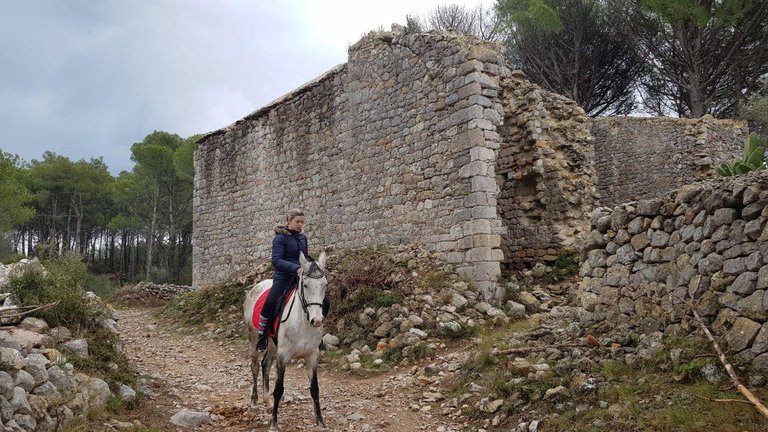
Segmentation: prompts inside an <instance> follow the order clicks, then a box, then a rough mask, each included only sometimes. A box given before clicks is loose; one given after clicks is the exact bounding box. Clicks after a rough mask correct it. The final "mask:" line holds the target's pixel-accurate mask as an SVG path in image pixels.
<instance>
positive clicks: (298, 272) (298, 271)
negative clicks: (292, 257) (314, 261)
mask: <svg viewBox="0 0 768 432" xmlns="http://www.w3.org/2000/svg"><path fill="white" fill-rule="evenodd" d="M296 274H297V275H298V276H299V277H301V275H302V274H304V269H303V268H301V267H299V269H298V270H296Z"/></svg>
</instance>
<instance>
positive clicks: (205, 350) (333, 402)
mask: <svg viewBox="0 0 768 432" xmlns="http://www.w3.org/2000/svg"><path fill="white" fill-rule="evenodd" d="M118 315H119V318H120V321H119V327H120V332H121V337H122V340H123V344H124V346H125V352H126V353H127V355H128V358H129V359H130V361H131V363H132V364H133V365H134V366H135V367H136V368H137V370H138V372H139V375H140V376H141V377H142V378H143V379H144V380H145V383H146V385H147V387H148V389H149V390H150V391H151V392H152V395H151V396H150V403H149V404H146V405H149V406H151V407H152V410H153V415H152V416H146V417H145V418H143V419H141V418H140V419H139V420H141V421H142V423H143V424H144V425H145V426H152V427H155V428H160V429H162V430H164V431H165V430H168V431H175V430H177V428H175V427H174V426H173V425H171V424H170V423H169V419H170V417H171V416H172V415H173V414H175V413H176V412H178V411H179V410H181V409H182V408H187V409H190V410H195V411H203V410H207V411H209V412H210V413H211V414H212V419H213V421H212V423H211V424H208V425H205V426H201V427H200V428H198V429H197V430H205V431H222V432H235V431H237V432H239V431H266V430H268V429H269V415H268V414H267V413H266V411H265V409H264V407H263V406H262V407H261V410H260V412H259V413H252V412H250V411H249V405H250V402H249V400H250V388H251V382H250V368H249V364H248V354H247V344H246V342H245V341H233V342H222V341H220V340H217V339H213V338H210V337H208V336H206V335H205V334H190V335H184V334H181V333H179V332H177V331H170V330H168V329H167V328H166V327H165V326H166V324H165V323H164V322H163V321H161V320H158V319H157V318H155V317H154V316H153V315H152V312H151V310H148V309H143V310H142V309H123V310H120V311H118ZM321 357H322V355H321ZM319 379H320V397H321V400H320V403H321V406H322V409H323V416H324V418H325V421H326V424H327V425H328V428H329V429H330V430H332V431H399V432H406V431H416V430H425V431H440V432H451V431H465V430H473V429H471V428H469V426H468V425H466V424H465V423H463V422H462V420H461V419H452V418H450V417H447V416H443V415H440V414H439V411H440V407H439V404H433V405H435V406H434V407H432V406H430V405H429V404H426V403H423V402H420V401H421V399H422V396H423V393H424V392H435V391H438V390H439V389H438V388H437V385H438V384H439V381H438V382H434V380H432V382H429V381H428V382H424V381H423V380H422V379H419V377H417V376H415V375H414V374H412V373H411V369H410V368H408V369H405V368H398V369H395V370H393V371H390V372H386V373H382V374H380V375H376V376H371V377H365V378H361V377H355V376H352V375H350V374H349V373H347V372H344V371H338V370H334V369H332V368H330V367H329V366H328V365H323V364H321V365H320V371H319ZM272 382H273V383H274V379H273V380H272ZM259 396H260V397H261V396H262V395H261V394H260V395H259ZM313 419H314V414H313V409H312V399H311V397H310V395H309V383H308V379H307V374H306V370H305V369H304V368H303V367H302V365H300V364H298V365H297V364H295V363H294V364H292V365H291V366H290V367H289V368H288V371H287V373H286V390H285V394H284V396H283V402H282V403H281V405H280V422H279V426H280V429H281V430H282V431H317V430H320V429H319V428H318V427H316V426H315V425H314V420H313Z"/></svg>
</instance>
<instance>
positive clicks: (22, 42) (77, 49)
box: [0, 0, 494, 174]
mask: <svg viewBox="0 0 768 432" xmlns="http://www.w3.org/2000/svg"><path fill="white" fill-rule="evenodd" d="M446 3H458V4H462V5H465V6H467V7H474V6H475V5H477V4H483V5H484V6H492V5H493V3H494V2H493V1H492V0H463V1H451V0H442V1H441V0H410V1H409V0H388V1H367V0H327V1H326V0H305V1H298V0H281V1H270V0H144V1H137V0H99V1H93V0H24V1H23V0H11V1H7V2H3V5H2V8H1V9H0V149H2V150H3V151H5V152H9V153H13V154H18V155H19V156H21V157H22V158H23V159H24V160H26V161H29V160H31V159H40V158H41V156H42V154H43V152H44V151H46V150H50V151H53V152H55V153H58V154H61V155H64V156H67V157H69V158H70V159H73V160H79V159H83V158H84V159H90V158H91V157H99V156H103V157H104V161H105V162H106V163H107V165H108V166H109V168H110V171H112V173H113V174H117V173H118V172H119V171H121V170H128V169H130V168H131V167H132V163H131V161H130V147H131V144H133V143H134V142H138V141H141V140H142V139H143V138H144V137H145V136H146V135H147V134H149V133H151V132H152V131H154V130H163V131H167V132H172V133H177V134H179V135H181V136H183V137H186V136H189V135H193V134H196V133H203V132H208V131H211V130H215V129H218V128H220V127H223V126H226V125H228V124H230V123H232V122H233V121H235V120H237V119H239V118H242V117H244V116H245V115H247V114H248V113H250V112H252V111H254V110H255V109H257V108H259V107H261V106H263V105H266V104H267V103H269V102H270V101H272V100H274V99H276V98H278V97H279V96H281V95H283V94H285V93H287V92H289V91H291V90H293V89H295V88H296V87H299V86H301V85H302V84H304V83H305V82H307V81H310V80H311V79H313V78H315V77H317V76H318V75H321V74H322V73H324V72H325V71H327V70H328V69H330V68H332V67H334V66H336V65H338V64H341V63H344V62H346V61H347V52H346V50H347V48H348V47H349V46H350V45H351V44H353V43H355V42H356V41H357V40H359V39H360V37H361V36H362V35H364V34H365V33H367V32H368V31H370V30H374V29H378V28H379V27H384V28H385V29H387V30H388V29H389V28H390V25H391V24H392V23H401V24H404V23H405V16H406V15H409V14H410V15H419V16H424V15H425V14H427V13H428V12H429V11H431V10H434V8H435V7H436V6H437V5H441V4H446Z"/></svg>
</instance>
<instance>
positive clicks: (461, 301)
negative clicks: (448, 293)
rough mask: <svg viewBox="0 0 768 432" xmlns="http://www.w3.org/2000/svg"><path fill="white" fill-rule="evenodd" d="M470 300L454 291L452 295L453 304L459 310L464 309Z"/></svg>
mask: <svg viewBox="0 0 768 432" xmlns="http://www.w3.org/2000/svg"><path fill="white" fill-rule="evenodd" d="M467 303H469V301H468V300H467V299H466V297H464V296H463V295H461V294H457V293H454V294H453V296H452V297H451V306H453V307H455V308H456V310H457V311H460V310H462V309H463V308H464V307H465V306H466V305H467Z"/></svg>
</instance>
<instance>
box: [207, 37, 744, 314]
mask: <svg viewBox="0 0 768 432" xmlns="http://www.w3.org/2000/svg"><path fill="white" fill-rule="evenodd" d="M674 122H675V121H672V123H670V124H672V125H674V124H676V123H674ZM661 123H664V122H661ZM689 123H690V122H689ZM612 124H616V125H617V126H616V129H617V130H618V131H619V132H617V133H613V132H611V131H610V128H609V127H607V126H606V127H604V125H612ZM654 124H655V123H654ZM664 124H666V123H664ZM681 124H685V125H687V124H688V123H685V121H683V122H682V123H681ZM692 124H698V123H695V122H693V123H692ZM702 124H704V125H705V126H679V125H678V126H668V127H667V126H665V127H663V128H660V129H659V128H656V129H658V130H663V131H670V132H672V133H673V135H674V137H673V138H669V139H671V140H672V142H673V144H674V145H673V144H670V143H669V142H666V141H664V145H661V146H660V147H658V149H659V150H657V151H656V150H654V151H655V153H654V155H653V157H652V158H646V159H641V158H636V160H635V161H634V162H632V163H631V164H628V162H629V161H631V160H632V159H631V157H632V155H633V154H634V153H632V152H634V151H637V150H638V149H639V147H641V146H642V145H645V143H646V142H647V140H646V139H645V138H642V137H646V136H655V135H652V134H644V133H643V132H642V128H643V127H646V126H647V124H646V121H634V120H627V119H622V120H620V121H614V122H612V121H608V120H598V121H592V120H590V119H589V118H587V117H586V116H584V112H583V110H582V109H581V108H580V107H578V106H577V105H576V104H575V103H574V102H573V101H571V100H569V99H567V98H564V97H562V96H559V95H556V94H552V93H550V92H546V91H544V90H542V89H540V88H539V87H538V86H536V85H533V84H531V83H530V82H528V81H527V80H526V79H525V77H524V76H523V75H522V74H521V73H519V72H512V71H511V70H510V69H509V67H508V66H507V65H505V64H504V62H503V56H502V47H501V46H499V45H496V44H492V43H488V42H482V41H479V40H477V39H474V38H470V37H467V36H464V35H458V34H453V33H417V34H404V33H401V32H372V33H371V34H369V35H368V36H366V37H364V38H363V39H361V40H360V41H359V42H358V43H356V44H355V45H354V46H352V47H351V48H350V49H349V61H348V62H347V63H346V64H343V65H340V66H337V67H336V68H334V69H332V70H330V71H329V72H327V73H326V74H324V75H322V76H320V77H318V78H317V79H315V80H313V81H311V82H309V83H307V84H306V85H304V86H302V87H300V88H299V89H297V90H295V91H293V92H291V93H289V94H287V95H285V96H283V97H281V98H279V99H277V100H275V101H274V102H272V103H270V104H268V105H267V106H265V107H263V108H261V109H259V110H257V111H255V112H253V113H251V114H250V115H248V116H246V117H245V118H243V119H242V120H239V121H237V122H235V123H234V124H232V125H230V126H227V127H225V128H223V129H220V130H218V131H215V132H212V133H210V134H208V135H206V136H205V137H203V138H202V139H201V140H200V141H199V142H198V149H197V151H196V153H195V172H196V175H195V195H194V246H195V247H194V252H193V261H194V266H193V285H194V286H196V287H199V286H203V285H208V284H214V283H219V282H223V281H224V280H226V279H227V278H229V277H230V276H232V275H234V274H237V273H240V272H241V271H243V270H245V269H247V268H250V267H251V266H253V265H254V263H255V261H256V260H257V259H260V258H263V257H265V256H269V254H270V249H271V239H272V236H273V232H272V227H273V225H275V224H278V223H281V222H284V221H283V219H284V214H285V213H286V211H287V210H288V209H290V208H294V207H299V208H302V209H304V210H305V212H306V214H307V215H308V225H307V227H306V231H307V234H308V237H309V239H310V249H311V250H317V249H319V248H326V247H336V248H347V249H352V248H359V247H365V246H372V245H390V246H391V245H400V244H405V243H416V244H421V245H423V246H424V247H425V248H426V249H428V250H430V251H431V252H434V253H435V254H437V256H438V258H440V259H443V260H445V261H447V262H449V263H451V264H453V265H454V266H455V267H456V268H457V270H458V272H459V273H460V274H461V275H462V276H464V277H465V278H466V279H467V280H468V281H470V282H472V283H473V284H474V285H475V286H476V287H477V288H478V289H480V290H481V292H482V293H483V295H484V296H485V298H486V299H492V298H499V297H501V296H502V295H503V290H502V289H501V288H500V287H499V285H498V278H499V276H500V275H501V274H502V272H506V271H511V270H514V269H519V268H523V267H530V266H532V265H533V264H534V263H536V262H542V261H553V260H555V259H556V258H557V256H558V255H559V254H561V253H563V252H566V251H575V250H578V248H579V247H580V245H581V241H582V240H583V239H584V238H585V237H586V236H587V233H588V232H589V217H588V213H589V212H590V211H591V210H592V209H593V208H594V206H595V205H596V204H597V202H598V189H599V193H600V194H602V195H603V197H604V198H605V199H606V200H608V201H607V202H615V200H619V199H623V195H622V193H623V191H624V190H625V189H630V188H629V186H626V185H625V183H627V182H628V181H629V182H630V183H631V181H637V179H638V178H639V177H640V176H641V174H638V173H646V174H647V173H648V172H649V171H651V170H650V169H649V167H652V166H654V165H655V161H657V160H665V157H666V156H664V154H665V153H664V151H667V150H665V149H669V148H672V147H675V146H677V147H675V148H680V149H682V150H680V151H678V153H676V154H679V155H683V154H684V153H685V151H690V152H696V157H699V156H700V155H701V158H700V159H706V158H707V157H706V156H704V155H705V154H707V153H708V152H710V151H715V152H717V151H720V150H721V149H720V147H718V145H716V144H712V145H709V144H708V143H709V141H708V140H710V139H713V140H715V141H717V140H721V139H722V140H723V141H724V142H726V144H724V145H725V146H726V147H727V146H730V145H731V144H732V143H733V142H735V140H733V139H731V138H730V137H732V136H737V137H740V135H738V134H739V133H741V132H738V133H734V132H733V131H734V130H736V129H738V128H736V129H734V128H731V127H730V126H727V125H726V126H723V124H721V123H717V122H713V121H709V120H707V121H706V122H705V123H702ZM638 125H639V126H638ZM675 128H677V129H675ZM590 129H591V130H590ZM651 129H653V128H651ZM656 129H653V130H656ZM681 130H682V131H683V132H680V131H681ZM738 130H739V131H740V129H738ZM691 131H693V132H691ZM593 134H594V136H593ZM675 134H676V135H675ZM681 134H682V135H681ZM628 136H633V137H635V138H633V140H632V141H631V142H629V144H627V145H629V146H630V147H633V149H632V150H631V151H630V150H625V149H624V148H623V147H622V144H623V143H624V141H625V137H628ZM681 136H685V137H688V136H690V137H692V138H691V139H695V144H696V145H695V146H691V145H689V144H685V145H683V144H680V143H688V141H686V140H687V139H688V138H685V139H683V138H680V137H681ZM595 137H597V139H595ZM723 137H725V138H723ZM648 139H649V140H651V141H653V140H652V139H651V138H648ZM691 142H693V141H691ZM664 146H666V147H664ZM654 148H655V147H654ZM729 148H730V147H729ZM595 149H599V150H600V151H598V153H597V154H596V153H595ZM614 151H615V152H617V153H620V154H621V155H622V157H619V158H613V157H608V156H606V155H605V154H601V153H600V152H604V153H611V152H614ZM722 154H724V153H722ZM715 157H718V156H714V155H713V156H712V159H711V162H714V160H715V159H714V158H715ZM675 158H677V159H675V160H677V161H678V163H677V165H675V169H668V170H658V171H657V172H655V173H654V175H653V176H651V177H653V178H656V179H660V180H659V181H658V182H657V183H655V184H651V183H647V182H646V183H643V187H642V188H639V189H632V194H636V193H641V192H651V193H658V192H659V191H664V190H666V189H667V188H668V186H669V185H671V184H675V185H676V184H677V183H674V182H673V181H671V180H669V178H667V177H671V178H677V177H680V176H682V177H685V176H689V174H692V172H693V171H695V172H698V171H699V170H700V168H699V167H701V166H703V163H702V161H701V160H699V159H696V158H693V159H691V160H692V161H693V163H688V162H689V160H688V159H685V158H683V157H681V156H675ZM610 164H614V165H615V166H621V169H620V168H616V167H615V166H613V165H611V166H609V165H610ZM626 165H633V167H632V169H636V170H637V173H634V172H635V171H633V173H634V174H631V175H630V176H629V178H626V179H625V178H624V177H625V176H624V174H623V173H628V172H629V170H628V169H625V166H626ZM664 178H667V179H666V180H664ZM596 179H597V180H596ZM633 179H634V180H633ZM601 182H602V183H601ZM612 183H615V184H619V185H622V186H621V187H618V188H617V187H614V186H612ZM596 185H597V188H596Z"/></svg>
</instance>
